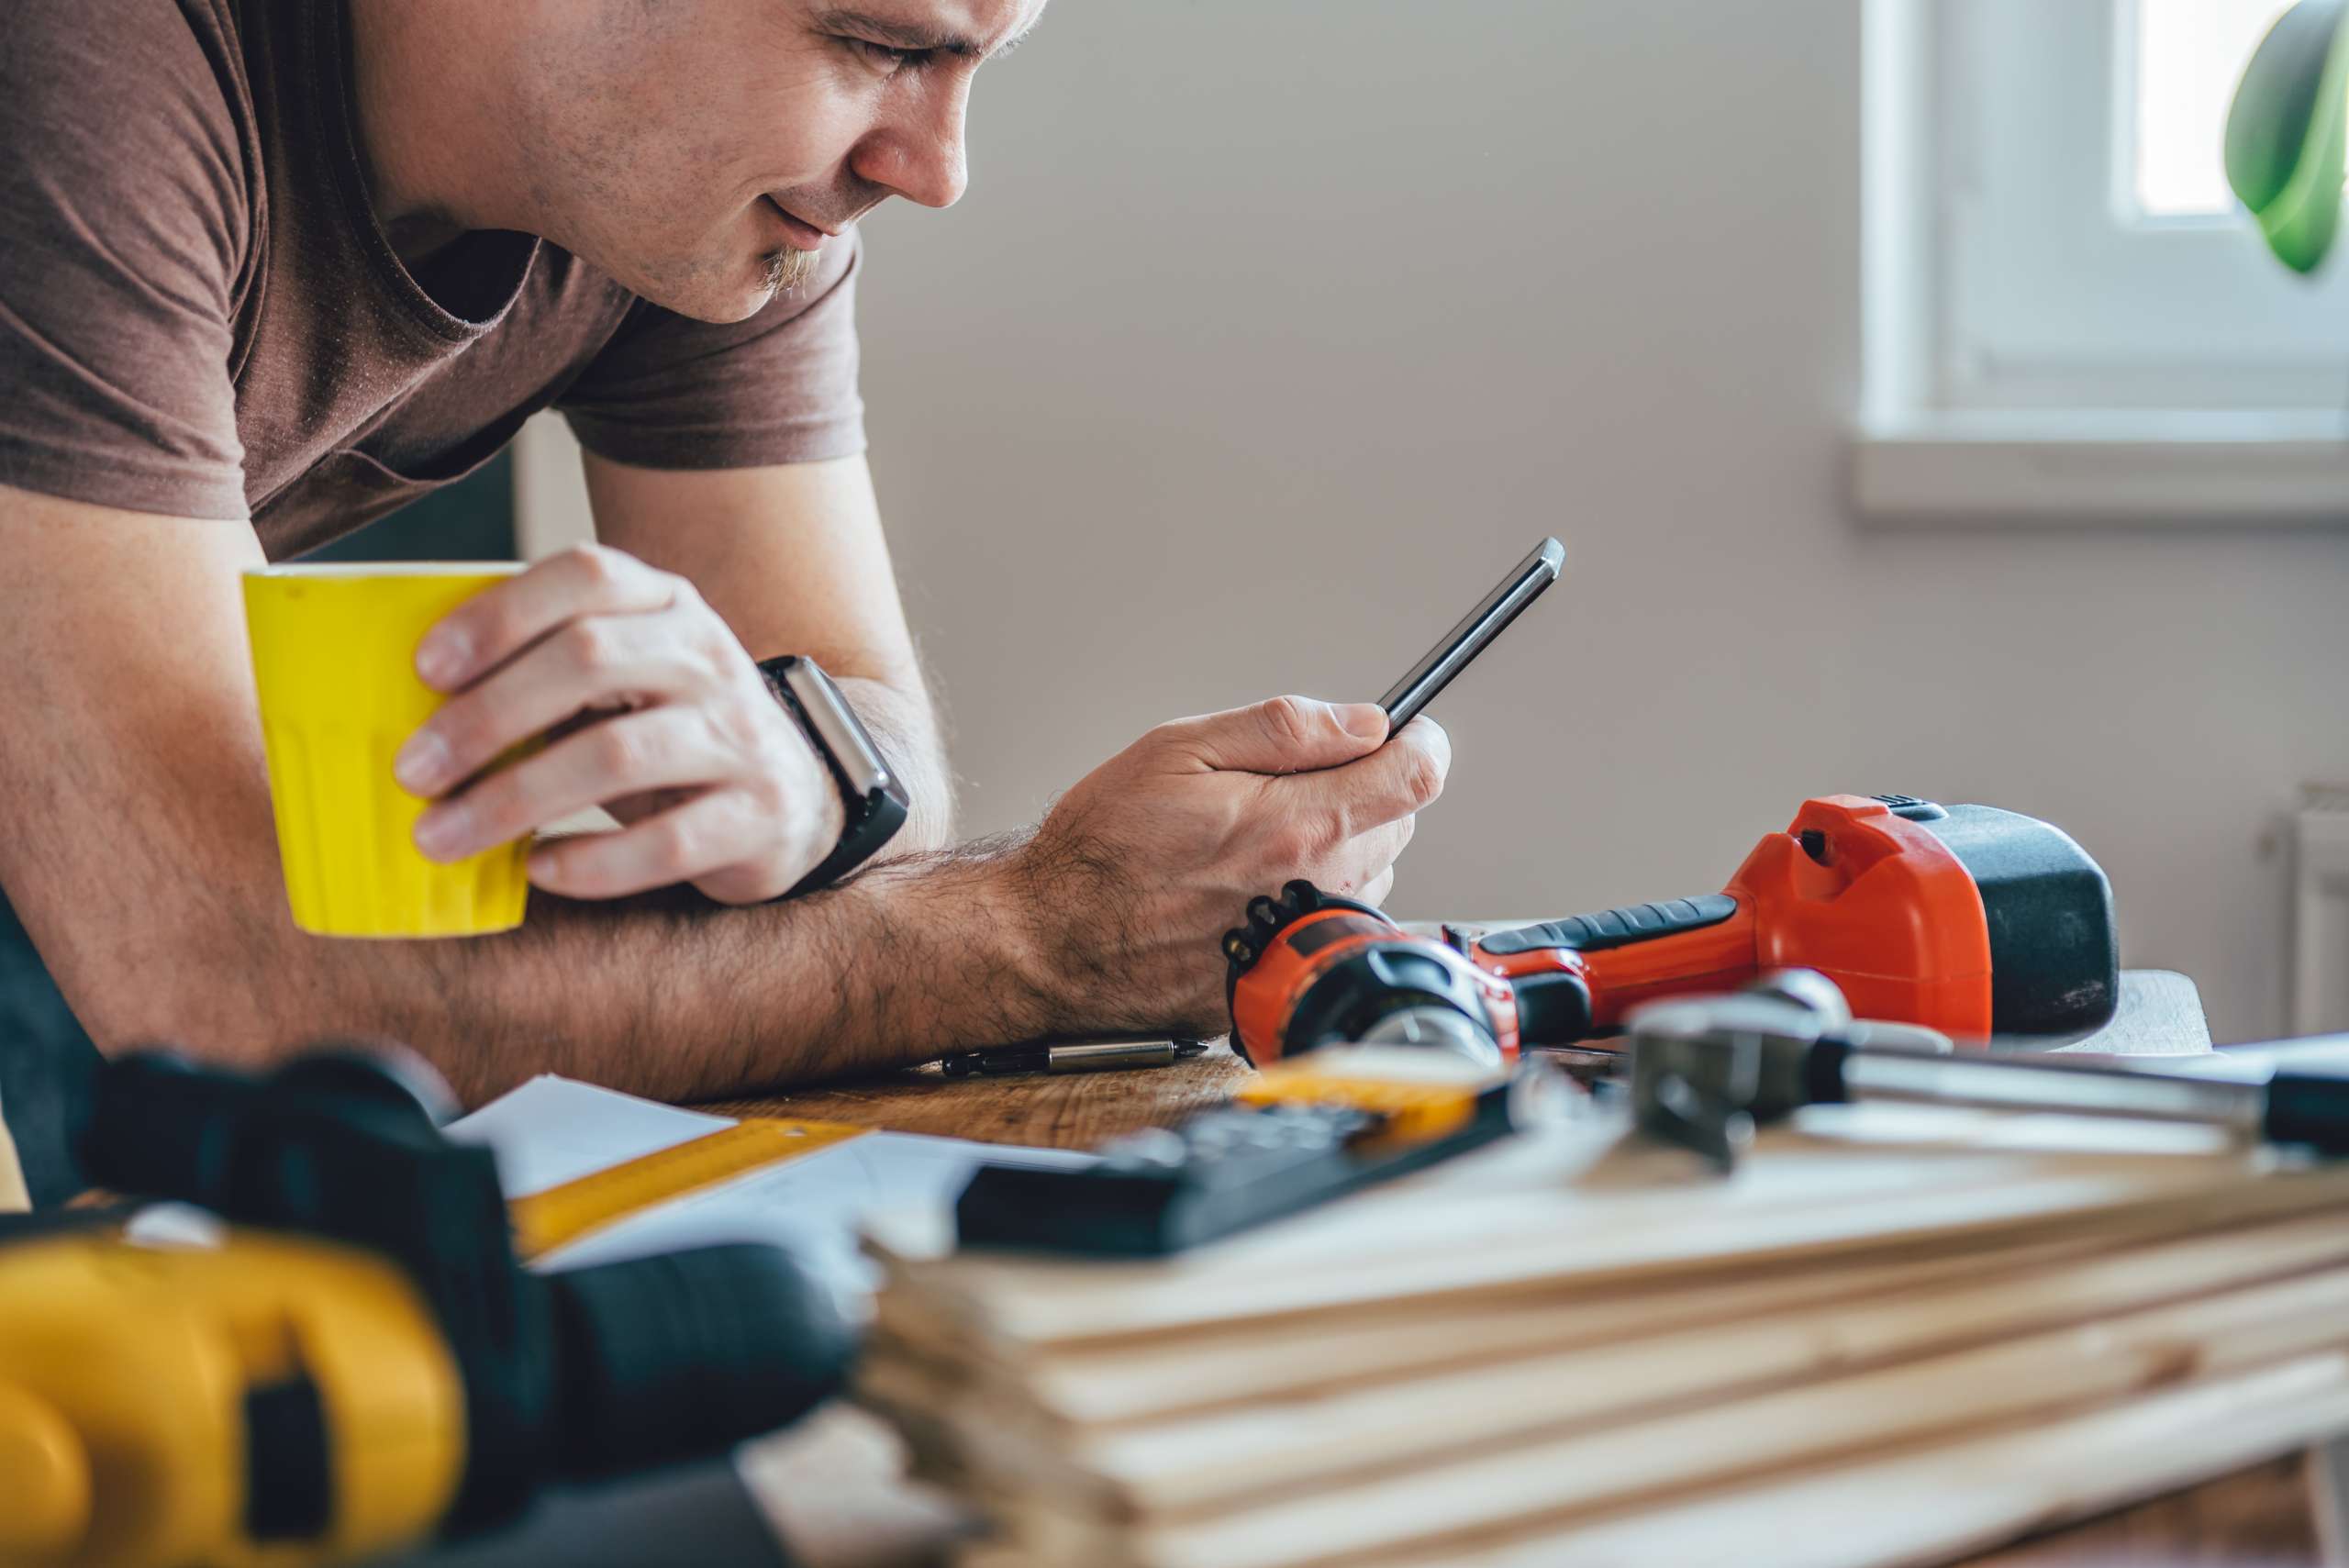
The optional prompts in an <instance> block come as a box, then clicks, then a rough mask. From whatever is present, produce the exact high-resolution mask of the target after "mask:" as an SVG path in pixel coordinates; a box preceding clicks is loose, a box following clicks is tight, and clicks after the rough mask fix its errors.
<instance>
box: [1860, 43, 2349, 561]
mask: <svg viewBox="0 0 2349 1568" xmlns="http://www.w3.org/2000/svg"><path fill="white" fill-rule="evenodd" d="M2285 9H2287V6H2286V5H2285V4H2284V3H2283V0H1870V4H1869V6H1868V9H1867V12H1866V26H1867V28H1868V37H1867V43H1866V50H1865V57H1866V62H1867V64H1866V68H1867V72H1868V80H1867V83H1866V89H1865V91H1866V99H1867V108H1866V116H1865V135H1866V138H1867V145H1866V148H1865V202H1866V217H1865V226H1866V231H1867V253H1866V272H1867V287H1868V300H1867V339H1868V365H1867V379H1868V388H1867V403H1866V406H1865V409H1864V411H1863V417H1862V434H1861V439H1860V443H1859V454H1858V462H1857V465H1856V469H1857V478H1858V485H1859V492H1860V501H1861V505H1862V506H1863V508H1864V509H1865V510H1866V511H1869V512H1871V513H1874V514H1879V515H1884V516H1887V517H1902V516H1909V515H1937V514H1952V515H1957V514H1972V515H1981V516H1991V517H2012V516H2017V515H2023V514H2031V513H2045V514H2048V515H2054V516H2076V515H2081V514H2090V513H2101V514H2109V515H2111V516H2114V517H2123V518H2148V517H2212V518H2221V517H2274V516H2277V515H2333V514H2336V513H2337V514H2340V515H2343V516H2349V449H2344V446H2343V437H2344V434H2349V419H2344V414H2343V410H2344V408H2349V257H2335V258H2334V259H2333V260H2332V261H2330V262H2329V263H2328V264H2327V265H2326V267H2325V268H2324V269H2322V270H2321V272H2319V273H2318V274H2317V275H2316V276H2315V277H2314V278H2312V279H2305V278H2300V277H2298V276H2296V275H2294V274H2292V273H2291V272H2288V270H2287V269H2285V268H2284V267H2282V266H2281V265H2280V264H2278V263H2277V261H2275V259H2274V258H2273V257H2271V256H2270V255H2269V254H2268V253H2267V251H2266V247H2265V246H2264V245H2263V244H2262V243H2261V241H2260V239H2259V237H2258V234H2257V231H2256V229H2255V228H2254V226H2253V224H2252V222H2251V219H2250V218H2249V217H2248V216H2247V215H2245V214H2243V212H2242V211H2241V210H2240V208H2239V207H2238V206H2237V205H2236V203H2235V202H2234V199H2233V197H2232V194H2231V193H2229V192H2228V190H2227V187H2226V181H2225V175H2224V172H2223V169H2222V164H2221V146H2222V137H2223V132H2224V127H2225V120H2226V112H2227V106H2228V105H2229V104H2230V103H2231V102H2232V97H2233V93H2234V85H2235V83H2236V81H2237V80H2238V79H2239V78H2240V76H2241V74H2242V72H2243V65H2244V63H2245V61H2248V59H2249V58H2250V55H2251V51H2252V50H2254V48H2255V47H2256V46H2257V44H2258V42H2259V40H2260V39H2261V38H2262V37H2264V36H2265V34H2266V30H2267V28H2268V27H2269V25H2270V24H2272V23H2273V22H2274V20H2275V19H2276V17H2277V16H2279V15H2280V14H2282V12H2283V11H2284V10H2285Z"/></svg>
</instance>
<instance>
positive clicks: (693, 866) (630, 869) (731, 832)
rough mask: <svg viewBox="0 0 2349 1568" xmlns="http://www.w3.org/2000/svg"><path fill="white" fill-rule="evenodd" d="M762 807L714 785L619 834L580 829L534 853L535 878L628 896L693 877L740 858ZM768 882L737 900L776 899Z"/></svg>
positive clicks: (596, 893) (557, 890) (577, 894)
mask: <svg viewBox="0 0 2349 1568" xmlns="http://www.w3.org/2000/svg"><path fill="white" fill-rule="evenodd" d="M755 815H756V813H755V810H754V808H753V807H752V806H751V805H750V803H749V800H748V798H747V797H746V796H744V795H741V794H740V792H738V791H734V790H713V791H711V792H710V793H709V794H707V795H699V796H696V798H694V799H692V800H689V801H687V802H685V804H684V805H683V806H674V807H672V808H671V809H669V810H667V811H664V812H662V813H661V814H660V815H659V816H658V817H647V818H646V819H645V820H643V821H641V822H639V823H637V824H636V825H635V826H634V827H632V828H627V829H626V830H624V831H622V832H618V833H582V834H579V835H578V836H576V837H574V838H568V839H558V840H554V841H552V842H551V843H545V844H541V845H540V846H539V847H538V848H537V849H536V850H534V851H531V852H530V880H531V882H533V883H535V884H537V885H539V886H540V887H543V888H545V889H546V890H547V891H548V892H549V893H553V894H558V895H561V896H562V897H565V898H625V897H627V896H628V895H630V894H632V893H645V892H650V891H651V889H653V888H656V887H668V886H671V885H673V884H677V883H682V882H692V881H694V880H695V879H696V878H698V877H702V876H706V875H707V874H708V873H711V872H714V871H718V870H719V869H721V868H724V867H728V866H730V865H732V864H734V863H735V862H737V861H738V860H739V859H740V844H741V842H742V840H743V839H744V838H745V837H746V836H747V835H749V834H751V833H752V832H753V831H754V830H755V828H757V823H756V822H755V821H753V820H752V818H753V817H755ZM785 891H786V889H785V888H784V887H772V888H763V889H760V890H758V891H756V892H754V893H750V894H746V895H745V896H744V897H743V898H742V899H740V900H737V902H751V901H754V900H756V899H760V898H772V897H774V896H775V895H778V894H781V893H783V892H785Z"/></svg>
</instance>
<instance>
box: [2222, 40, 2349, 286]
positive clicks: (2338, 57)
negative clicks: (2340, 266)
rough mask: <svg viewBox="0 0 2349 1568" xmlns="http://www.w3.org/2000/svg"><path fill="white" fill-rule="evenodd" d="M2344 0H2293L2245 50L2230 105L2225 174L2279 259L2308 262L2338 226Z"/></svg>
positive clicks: (2346, 66) (2295, 266)
mask: <svg viewBox="0 0 2349 1568" xmlns="http://www.w3.org/2000/svg"><path fill="white" fill-rule="evenodd" d="M2344 22H2349V0H2300V4H2299V5H2297V6H2293V7H2292V8H2291V9H2290V10H2289V11H2287V12H2285V13H2284V15H2283V16H2282V17H2278V18H2277V22H2276V25H2275V27H2273V28H2270V29H2268V33H2267V36H2266V38H2265V39H2262V40H2261V41H2260V45H2259V49H2258V51H2257V52H2256V53H2254V55H2253V56H2252V57H2251V63H2250V64H2249V65H2248V66H2246V67H2245V68H2244V70H2243V81H2242V83H2240V84H2238V85H2237V87H2236V88H2235V98H2234V105H2233V106H2232V108H2231V109H2230V110H2229V111H2228V114H2227V139H2226V167H2227V183H2228V184H2229V185H2231V186H2232V187H2233V188H2234V193H2235V195H2237V196H2238V197H2240V198H2241V199H2242V201H2243V206H2246V207H2249V208H2250V209H2251V212H2252V216H2253V217H2255V218H2257V219H2258V220H2259V231H2260V233H2261V234H2262V235H2264V236H2266V240H2267V247H2268V249H2269V250H2273V251H2275V252H2276V255H2277V260H2279V261H2282V262H2283V263H2284V264H2285V265H2286V266H2288V267H2290V268H2291V269H2292V270H2293V271H2295V272H2312V271H2314V270H2315V268H2316V265H2317V263H2318V262H2320V261H2323V260H2324V255H2325V252H2326V251H2327V250H2330V249H2332V241H2333V239H2334V237H2335V236H2336V235H2337V234H2338V232H2339V230H2340V228H2341V199H2342V181H2343V156H2344V148H2343V143H2344V139H2349V136H2345V135H2344V126H2343V115H2344V112H2345V111H2349V28H2345V27H2344V26H2343V24H2344Z"/></svg>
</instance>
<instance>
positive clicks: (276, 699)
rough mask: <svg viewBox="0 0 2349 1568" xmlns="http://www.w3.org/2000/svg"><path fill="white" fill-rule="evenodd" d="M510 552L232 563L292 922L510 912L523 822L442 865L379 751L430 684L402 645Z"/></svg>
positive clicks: (323, 928) (330, 933) (394, 744)
mask: <svg viewBox="0 0 2349 1568" xmlns="http://www.w3.org/2000/svg"><path fill="white" fill-rule="evenodd" d="M520 570H522V568H521V565H520V563H519V562H419V563H416V564H407V563H382V564H365V565H319V566H270V567H257V568H255V569H254V570H252V571H250V572H247V573H245V625H246V628H247V630H248V631H249V632H250V634H251V637H252V648H253V674H254V676H255V678H256V680H257V681H258V683H259V685H260V688H261V726H262V740H263V741H264V742H265V744H266V745H267V748H268V751H269V792H270V795H271V798H272V799H273V801H274V802H275V803H276V807H277V850H278V855H279V858H280V859H281V860H282V861H283V862H284V866H285V894H286V897H287V899H288V900H289V901H290V902H291V903H292V905H293V906H294V923H295V925H297V926H299V927H301V928H302V929H304V930H306V931H309V932H312V933H314V934H316V935H317V936H322V937H459V936H475V935H479V934H482V933H484V932H488V931H507V930H511V929H514V928H515V927H517V926H518V925H520V924H521V923H522V908H523V904H524V902H525V900H526V899H527V898H528V897H529V878H528V875H527V874H526V873H525V870H524V864H523V862H525V861H526V860H527V859H528V858H529V851H530V840H529V838H528V837H527V836H526V837H524V838H521V839H518V840H515V841H514V842H512V843H510V844H504V845H500V846H499V847H498V848H496V849H494V850H490V851H485V852H484V853H482V854H478V855H475V856H473V858H471V859H470V860H464V861H460V862H457V863H456V864H454V865H439V864H436V863H435V862H431V861H429V860H427V859H425V857H424V853H423V851H420V850H418V849H417V847H416V840H415V838H414V837H413V834H414V831H415V828H416V819H417V817H419V816H421V815H422V814H423V811H424V807H425V804H426V803H425V802H424V801H421V800H419V799H417V797H416V796H414V795H410V794H408V793H407V791H406V790H404V789H402V788H401V787H400V786H399V784H397V783H396V782H395V781H394V779H393V778H392V757H393V754H394V753H395V752H396V751H398V750H399V749H400V745H401V743H402V742H403V741H405V740H406V739H407V738H408V737H409V736H410V735H412V734H414V733H415V732H416V728H417V726H418V725H420V724H422V723H423V722H424V721H425V720H426V719H427V718H429V717H431V715H432V712H433V710H434V709H436V708H438V707H439V706H440V704H441V702H442V701H443V700H444V699H443V698H442V696H441V695H440V693H439V692H436V691H434V690H433V689H432V688H431V687H429V686H428V685H426V684H424V683H423V681H421V680H420V679H418V678H417V673H416V645H417V643H418V642H421V641H422V640H423V639H424V634H425V633H426V632H427V631H429V630H430V629H431V628H432V626H433V624H434V623H435V622H437V621H438V620H440V617H442V616H445V615H447V614H448V613H449V612H450V611H451V610H452V609H454V608H456V607H457V606H459V605H461V604H462V603H463V602H464V601H465V600H467V599H469V598H471V597H473V595H475V594H478V593H480V592H481V591H482V590H483V589H484V588H486V587H488V586H490V585H491V584H494V583H496V582H498V581H500V580H502V579H504V578H507V577H510V576H512V575H513V574H514V573H517V572H519V571H520Z"/></svg>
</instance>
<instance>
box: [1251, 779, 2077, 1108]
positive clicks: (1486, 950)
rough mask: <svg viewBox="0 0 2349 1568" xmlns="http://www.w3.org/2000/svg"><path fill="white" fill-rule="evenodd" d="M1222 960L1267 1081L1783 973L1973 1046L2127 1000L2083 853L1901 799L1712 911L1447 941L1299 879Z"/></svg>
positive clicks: (1782, 836)
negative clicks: (1385, 1050)
mask: <svg viewBox="0 0 2349 1568" xmlns="http://www.w3.org/2000/svg"><path fill="white" fill-rule="evenodd" d="M1223 951H1224V955H1225V957H1226V959H1227V960H1228V961H1229V970H1228V973H1227V976H1226V983H1225V985H1226V996H1227V999H1228V1000H1229V1002H1230V1007H1231V1024H1232V1040H1233V1042H1234V1045H1235V1046H1236V1048H1237V1049H1238V1050H1239V1051H1240V1052H1241V1054H1242V1055H1243V1056H1245V1057H1247V1058H1248V1059H1249V1060H1250V1061H1251V1062H1254V1063H1256V1064H1257V1065H1259V1066H1263V1065H1264V1064H1266V1063H1268V1062H1274V1061H1276V1060H1278V1059H1280V1058H1281V1057H1284V1056H1294V1055H1296V1054H1297V1053H1299V1052H1301V1051H1311V1050H1313V1049H1315V1048H1317V1047H1319V1046H1322V1045H1328V1044H1331V1043H1335V1042H1340V1041H1368V1042H1377V1043H1390V1042H1391V1043H1401V1042H1413V1043H1424V1044H1431V1045H1439V1046H1442V1047H1445V1048H1448V1049H1451V1050H1453V1051H1461V1052H1464V1053H1465V1054H1468V1055H1470V1056H1472V1057H1476V1058H1479V1059H1485V1060H1489V1061H1491V1062H1494V1063H1495V1064H1499V1063H1502V1062H1508V1061H1511V1060H1514V1059H1515V1057H1516V1056H1517V1054H1518V1051H1519V1049H1520V1047H1521V1046H1537V1045H1567V1044H1572V1043H1573V1042H1575V1041H1576V1040H1587V1039H1591V1038H1594V1037H1600V1036H1605V1035H1609V1034H1613V1033H1615V1032H1617V1029H1618V1028H1619V1026H1620V1023H1621V1020H1622V1018H1623V1016H1624V1014H1625V1013H1626V1012H1627V1011H1628V1010H1630V1009H1631V1008H1632V1007H1636V1006H1639V1005H1640V1004H1642V1003H1643V1002H1651V1001H1654V1000H1656V999H1657V998H1659V997H1664V996H1675V995H1693V994H1701V993H1707V992H1720V991H1733V990H1735V989H1737V988H1738V987H1739V986H1740V985H1742V984H1745V982H1747V981H1749V980H1751V979H1753V977H1754V976H1755V975H1756V974H1758V973H1762V972H1764V971H1766V970H1773V969H1782V968H1794V967H1798V968H1804V969H1815V970H1818V971H1819V972H1820V973H1823V974H1825V975H1826V976H1827V977H1828V978H1829V979H1831V980H1832V981H1833V982H1834V983H1835V984H1837V985H1838V986H1840V987H1841V988H1842V991H1843V994H1844V995H1845V996H1847V997H1848V998H1849V999H1850V1001H1851V1005H1852V1010H1853V1011H1854V1013H1855V1014H1857V1015H1858V1016H1860V1017H1862V1018H1882V1019H1887V1020H1891V1021H1896V1022H1900V1023H1909V1024H1921V1025H1923V1026H1925V1027H1927V1028H1929V1029H1939V1030H1941V1031H1942V1032H1943V1033H1944V1034H1947V1035H1950V1036H1951V1037H1953V1038H1954V1039H1957V1040H1981V1039H1983V1038H1985V1037H1987V1036H1988V1035H1991V1034H1993V1033H1997V1034H2001V1035H2009V1034H2015V1035H2041V1036H2076V1035H2080V1034H2084V1033H2086V1032H2087V1031H2088V1030H2090V1029H2096V1028H2098V1027H2099V1026H2100V1025H2102V1024H2104V1023H2105V1022H2106V1021H2108V1020H2109V1019H2110V1018H2111V1017H2112V1012H2113V1008H2114V1006H2115V1005H2116V1003H2117V1000H2118V996H2119V990H2120V961H2119V947H2118V942H2117V940H2116V937H2115V933H2114V929H2113V919H2112V888H2111V884H2110V883H2109V882H2108V881H2106V879H2105V875H2104V873H2103V872H2102V871H2101V870H2099V868H2098V866H2097V863H2096V862H2094V861H2092V860H2090V859H2089V858H2088V856H2087V853H2086V852H2085V851H2082V850H2081V848H2080V847H2079V845H2077V844H2076V843H2074V842H2073V841H2072V840H2071V839H2070V838H2069V837H2068V836H2066V835H2065V833H2064V832H2063V831H2062V830H2061V829H2059V828H2054V827H2052V826H2050V825H2049V824H2047V823H2044V822H2041V821H2038V820H2036V819H2034V818H2032V817H2024V816H2021V815H2018V814H2017V813H2015V812H2011V811H2000V810H1998V809H1996V808H1995V807H1992V806H1938V805H1935V804H1934V803H1932V801H1927V800H1920V799H1917V798H1915V797H1914V796H1910V795H1823V796H1820V797H1819V798H1817V799H1814V800H1807V801H1805V802H1804V803H1803V805H1802V808H1801V809H1800V810H1799V811H1798V812H1796V813H1795V818H1794V821H1793V822H1792V823H1790V824H1788V826H1787V830H1786V831H1785V832H1783V833H1773V834H1771V835H1769V836H1768V837H1767V838H1765V839H1764V840H1762V841H1761V842H1760V843H1759V844H1757V845H1755V846H1754V848H1753V852H1752V853H1751V854H1749V855H1747V856H1746V857H1745V863H1744V864H1742V865H1741V866H1739V867H1738V869H1737V873H1736V874H1735V875H1733V876H1731V878H1730V880H1729V884H1728V885H1727V886H1726V887H1724V888H1723V889H1722V890H1721V891H1720V892H1719V893H1715V894H1707V895H1703V896H1701V897H1696V898H1675V899H1672V900H1669V901H1666V902H1664V903H1658V904H1638V905H1632V906H1628V907H1625V908H1620V909H1602V910H1599V911H1598V912H1597V913H1595V914H1588V915H1575V916H1569V917H1566V918H1564V919H1561V920H1551V921H1546V922H1544V923H1542V924H1541V925H1536V926H1526V927H1522V928H1519V929H1511V930H1504V931H1496V932H1492V933H1489V934H1487V935H1486V936H1484V937H1482V938H1481V939H1475V940H1472V939H1471V938H1469V937H1468V936H1467V935H1466V934H1464V933H1462V932H1459V931H1455V930H1453V929H1448V928H1447V929H1446V930H1445V933H1444V937H1443V939H1442V940H1437V939H1435V938H1431V937H1421V936H1414V935H1412V934H1410V933H1408V932H1407V931H1405V930H1404V929H1402V928H1401V927H1400V926H1397V924H1396V923H1395V922H1394V921H1392V920H1390V919H1388V918H1387V917H1386V916H1385V915H1384V914H1382V913H1380V912H1379V911H1378V910H1376V909H1374V908H1372V907H1370V906H1368V905H1364V904H1359V903H1356V902H1354V901H1353V900H1351V899H1345V898H1339V897H1335V896H1332V895H1327V894H1324V893H1321V892H1320V891H1319V890H1318V889H1317V888H1315V887H1314V886H1313V885H1312V884H1310V883H1303V882H1293V883H1291V884H1288V887H1287V888H1286V890H1285V892H1284V895H1283V896H1282V897H1281V898H1279V899H1277V900H1276V899H1272V898H1262V897H1260V898H1257V899H1255V900H1252V902H1251V903H1250V905H1249V906H1248V924H1247V925H1246V926H1244V927H1241V928H1237V929H1233V930H1230V931H1228V932H1226V933H1225V935H1224V939H1223Z"/></svg>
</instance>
